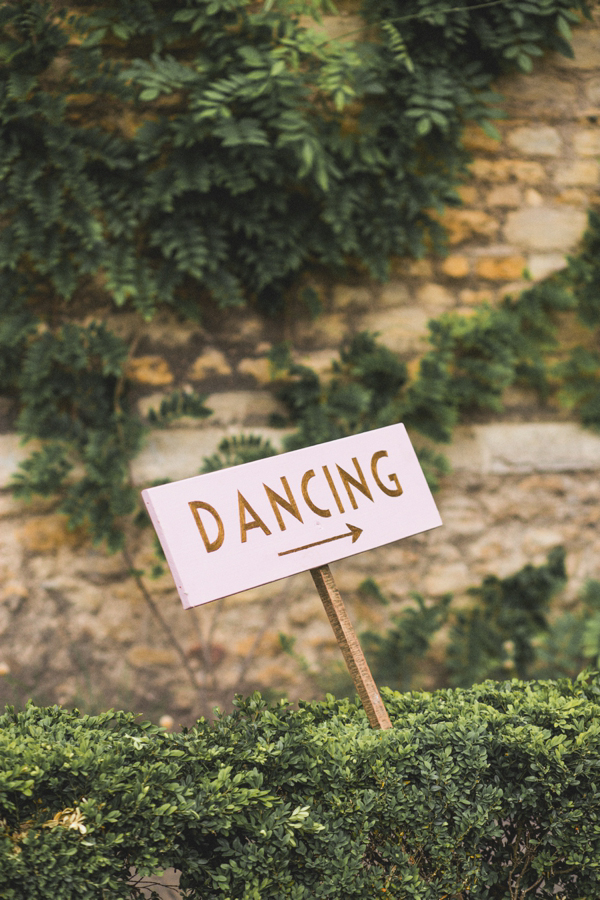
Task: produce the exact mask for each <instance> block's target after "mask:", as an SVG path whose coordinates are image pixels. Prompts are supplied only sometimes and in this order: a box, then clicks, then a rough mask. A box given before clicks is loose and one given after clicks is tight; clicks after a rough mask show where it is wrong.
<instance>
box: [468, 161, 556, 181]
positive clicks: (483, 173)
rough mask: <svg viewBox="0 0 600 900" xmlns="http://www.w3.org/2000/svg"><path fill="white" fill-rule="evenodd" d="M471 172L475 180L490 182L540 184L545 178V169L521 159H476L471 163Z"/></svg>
mask: <svg viewBox="0 0 600 900" xmlns="http://www.w3.org/2000/svg"><path fill="white" fill-rule="evenodd" d="M471 172H472V173H473V175H474V177H475V178H477V179H480V180H481V181H491V182H503V181H511V180H516V181H523V182H525V184H540V183H541V182H542V181H544V179H545V178H546V172H545V169H544V167H543V166H542V165H541V164H540V163H539V162H534V161H533V160H521V159H481V158H478V159H475V160H474V161H473V163H472V165H471Z"/></svg>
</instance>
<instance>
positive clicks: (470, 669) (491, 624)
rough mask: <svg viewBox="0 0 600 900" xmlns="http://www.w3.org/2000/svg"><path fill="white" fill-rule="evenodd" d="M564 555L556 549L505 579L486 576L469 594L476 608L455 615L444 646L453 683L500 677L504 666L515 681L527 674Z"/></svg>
mask: <svg viewBox="0 0 600 900" xmlns="http://www.w3.org/2000/svg"><path fill="white" fill-rule="evenodd" d="M566 577H567V575H566V571H565V553H564V550H563V549H562V547H557V548H555V549H554V550H552V551H551V552H550V554H549V555H548V560H547V562H546V563H545V564H544V565H542V566H532V565H530V564H528V565H526V566H525V567H524V568H523V569H521V570H520V571H519V572H517V573H515V574H514V575H510V576H508V577H507V578H498V577H497V576H496V575H488V576H487V577H486V578H485V579H484V581H483V583H482V585H481V587H479V588H473V589H471V591H470V592H469V593H471V594H472V595H473V596H474V597H476V598H477V604H476V605H475V606H474V607H473V608H472V609H470V610H468V611H460V610H459V611H457V612H456V613H455V620H454V623H453V626H452V632H451V639H450V646H449V648H448V667H449V671H450V673H451V674H450V680H451V683H453V684H459V685H468V684H473V683H474V682H475V681H480V680H482V679H483V678H487V677H495V678H499V677H500V676H501V673H502V671H503V668H504V670H506V669H505V664H506V663H507V662H508V663H509V664H510V666H511V667H513V668H514V671H515V673H516V675H517V677H519V678H527V677H530V676H531V671H532V667H533V663H534V661H535V650H534V646H533V641H534V639H535V638H536V637H537V636H538V635H540V634H541V633H542V632H543V631H544V630H545V629H546V628H547V627H548V612H549V603H550V600H551V599H552V597H553V596H554V594H556V593H557V592H558V591H559V590H561V588H563V587H564V585H565V582H566Z"/></svg>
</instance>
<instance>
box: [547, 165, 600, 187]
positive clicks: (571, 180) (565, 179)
mask: <svg viewBox="0 0 600 900" xmlns="http://www.w3.org/2000/svg"><path fill="white" fill-rule="evenodd" d="M599 174H600V168H599V166H598V163H597V162H596V161H595V160H592V159H578V160H577V161H576V162H574V163H571V164H570V165H568V166H564V167H562V166H561V167H560V168H559V170H558V172H557V173H556V176H555V179H556V183H557V184H564V185H577V184H589V185H594V184H598V180H599Z"/></svg>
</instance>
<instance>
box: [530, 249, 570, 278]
mask: <svg viewBox="0 0 600 900" xmlns="http://www.w3.org/2000/svg"><path fill="white" fill-rule="evenodd" d="M566 264H567V259H566V257H565V255H564V254H563V253H532V254H531V255H530V256H529V258H528V260H527V271H528V272H529V274H530V275H531V277H532V278H533V280H534V281H541V279H542V278H547V276H548V275H551V274H552V273H553V272H559V271H560V270H561V269H564V268H565V266H566Z"/></svg>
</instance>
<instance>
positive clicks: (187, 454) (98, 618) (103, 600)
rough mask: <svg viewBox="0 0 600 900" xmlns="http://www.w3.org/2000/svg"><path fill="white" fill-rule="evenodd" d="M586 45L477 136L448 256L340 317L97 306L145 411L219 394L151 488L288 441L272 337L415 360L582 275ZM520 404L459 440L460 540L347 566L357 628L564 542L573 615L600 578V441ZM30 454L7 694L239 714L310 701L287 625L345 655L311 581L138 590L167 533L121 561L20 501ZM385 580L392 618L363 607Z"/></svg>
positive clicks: (582, 39) (596, 74)
mask: <svg viewBox="0 0 600 900" xmlns="http://www.w3.org/2000/svg"><path fill="white" fill-rule="evenodd" d="M334 24H335V23H334ZM338 25H339V23H338ZM574 46H575V52H576V58H575V60H573V61H569V60H565V59H563V58H560V57H549V58H546V59H544V60H542V61H541V62H540V63H539V65H538V66H537V68H536V71H535V73H534V74H533V75H532V76H520V75H519V76H514V77H511V78H506V79H504V80H503V81H502V82H501V83H500V84H499V85H498V88H499V89H500V90H501V91H502V92H503V93H504V95H505V97H506V104H505V106H506V110H507V113H508V117H507V119H506V120H504V121H503V122H501V123H500V125H499V128H500V131H501V133H502V141H501V142H500V143H498V142H497V141H493V140H491V139H490V138H488V137H486V136H485V135H484V134H483V133H482V132H480V131H479V130H478V129H470V130H469V132H468V135H467V141H468V144H469V146H470V148H471V150H472V152H473V155H474V157H475V158H474V162H473V166H472V177H471V178H470V180H469V181H468V183H466V184H465V185H464V187H463V188H462V197H463V202H464V205H463V207H462V208H460V209H455V210H449V211H447V212H446V213H445V214H444V215H443V216H442V222H443V223H444V224H445V225H446V226H447V228H448V231H449V239H450V253H449V255H448V257H447V258H446V259H443V260H442V259H424V260H421V261H418V262H405V261H401V260H399V261H398V262H397V264H396V266H395V268H394V272H393V276H392V278H391V280H390V281H389V282H388V283H387V284H385V285H378V284H374V283H373V282H370V281H368V280H363V281H355V282H352V283H338V284H325V283H323V284H320V283H315V284H314V287H315V289H316V290H318V292H319V293H320V295H321V298H322V301H323V304H324V307H325V313H324V315H323V316H321V317H320V318H319V319H317V320H316V321H310V320H308V319H306V320H304V321H302V320H298V319H296V318H294V319H290V320H289V321H286V320H285V318H284V319H282V320H281V321H277V322H271V323H269V322H264V321H261V320H260V319H259V318H258V317H257V316H255V315H253V314H252V313H250V312H240V311H235V312H229V313H227V314H219V315H216V316H214V317H212V318H207V320H206V321H205V322H204V323H203V324H202V326H200V325H198V326H188V325H182V324H181V323H179V322H178V321H177V320H176V319H175V317H173V316H171V317H169V316H164V317H159V318H157V319H156V320H154V321H153V322H152V323H150V324H148V325H146V326H143V327H142V328H140V327H139V324H138V323H137V321H136V320H135V319H134V318H133V317H129V316H127V315H115V314H113V313H112V312H110V311H109V310H99V311H98V317H99V318H102V319H103V320H104V321H106V320H109V324H111V325H112V326H113V327H114V328H115V330H118V331H119V333H121V334H122V335H123V336H125V337H127V338H128V339H130V340H131V341H132V346H133V347H134V350H133V354H132V359H131V363H130V377H131V379H132V380H133V382H134V383H135V385H136V390H137V392H138V398H139V399H138V402H139V408H140V411H141V413H142V414H146V413H147V411H148V409H149V408H150V407H151V406H152V405H157V404H158V402H159V401H160V399H161V397H162V396H163V395H164V393H165V391H167V390H171V389H172V388H173V387H177V386H180V387H181V386H183V387H185V386H186V385H189V386H193V387H194V388H196V389H197V390H199V391H200V392H205V393H206V394H207V395H208V399H207V405H208V406H209V407H210V408H211V409H212V410H213V414H212V415H211V417H210V418H208V419H206V420H203V421H201V422H200V423H198V422H196V421H189V422H185V423H183V427H182V426H181V423H179V425H178V426H177V427H173V428H171V429H168V430H166V431H160V432H153V433H152V435H151V436H150V438H149V440H148V442H147V446H146V447H145V449H144V451H143V453H142V454H141V456H140V457H139V459H138V460H137V461H136V464H135V468H134V476H135V479H136V481H137V483H138V484H139V485H140V486H142V485H143V484H145V483H148V482H149V481H153V480H160V479H162V478H164V479H165V480H166V479H168V478H181V477H186V476H189V475H193V474H195V473H196V472H197V471H198V468H199V467H200V465H201V463H202V459H203V457H204V456H206V455H208V454H209V453H211V452H213V451H214V449H215V447H216V446H217V444H218V442H219V440H220V439H221V438H222V437H223V436H224V435H225V434H238V433H240V431H245V432H249V431H251V432H253V433H262V434H264V435H267V436H269V437H270V438H271V439H272V440H273V441H274V442H275V443H277V442H278V441H279V440H280V437H281V434H280V432H277V431H275V430H274V429H271V428H269V427H268V421H269V416H270V414H271V413H272V412H273V411H275V410H276V403H275V401H274V400H273V397H272V395H271V393H270V392H269V390H268V383H269V379H270V371H269V363H268V358H267V354H268V352H269V350H270V348H271V346H272V344H273V343H275V342H277V341H281V340H284V339H285V340H289V341H291V342H292V344H293V347H294V353H295V355H296V357H297V358H298V359H299V360H302V361H303V362H306V363H308V364H309V365H311V366H312V367H313V368H315V369H316V370H318V371H319V372H321V373H323V374H326V373H327V370H328V369H329V367H330V365H331V359H332V357H334V356H335V355H336V352H337V349H338V347H339V344H340V342H341V340H342V339H343V338H344V337H346V336H347V335H349V334H351V333H354V332H356V331H359V330H362V329H365V328H366V329H369V330H372V331H379V332H380V333H381V340H382V341H383V342H384V343H386V344H387V345H388V346H389V347H390V348H391V349H393V350H394V351H396V352H398V353H399V354H401V355H402V357H403V358H404V359H405V360H406V361H407V362H408V363H409V364H413V365H414V364H415V363H416V360H417V359H418V357H419V354H420V353H421V352H422V350H423V348H424V346H425V336H426V324H427V321H428V319H430V318H431V317H434V316H437V315H439V314H440V313H441V312H443V311H444V310H447V309H456V310H460V311H461V312H467V311H469V310H471V309H472V308H473V306H474V304H476V303H478V302H480V301H481V300H489V301H490V302H492V303H493V302H495V301H497V300H498V299H499V298H500V297H501V296H502V295H503V294H504V293H506V292H510V291H516V290H520V289H521V288H522V287H524V286H526V285H527V284H528V283H529V282H528V281H527V278H530V279H533V280H534V281H535V280H538V279H541V278H543V277H544V276H545V275H547V274H549V273H550V272H552V271H555V270H557V269H559V268H560V267H562V266H563V265H564V261H565V257H566V254H567V253H569V252H571V251H573V250H574V249H575V248H576V246H577V243H578V240H579V239H580V237H581V234H582V232H583V230H584V227H585V222H586V209H587V208H588V206H589V205H590V204H591V203H592V202H594V201H595V200H597V199H598V188H599V183H600V182H599V177H600V175H599V173H600V167H599V161H598V158H599V157H600V127H599V126H598V119H599V118H600V29H599V28H598V27H597V25H596V24H591V25H590V24H586V25H585V26H584V27H583V28H582V29H580V30H579V31H578V32H577V33H576V34H575V38H574ZM526 273H528V274H526ZM567 337H569V336H568V335H567ZM507 405H508V411H507V414H506V415H505V416H504V417H503V418H502V419H501V420H499V421H497V422H496V423H490V424H482V425H477V426H473V427H471V428H463V429H459V433H458V435H457V440H456V441H455V443H454V445H453V446H452V447H451V448H450V450H449V453H450V456H451V459H452V461H453V463H454V466H455V471H454V474H452V475H450V476H448V477H447V478H446V479H445V480H444V483H443V487H442V490H441V492H440V494H439V505H440V510H441V513H442V517H443V519H444V527H443V528H441V529H437V530H436V531H434V532H432V533H430V534H426V535H422V536H418V537H415V538H411V539H409V540H406V541H403V542H401V543H398V544H394V545H390V546H388V547H384V548H380V549H379V550H376V551H372V552H369V553H365V554H361V555H359V556H356V557H353V558H352V559H350V560H347V561H344V562H340V563H337V564H336V565H335V567H334V574H335V577H336V580H337V582H338V585H339V587H340V590H341V591H342V593H343V594H344V596H345V598H346V599H347V600H348V604H349V607H350V612H351V615H352V617H353V619H354V621H355V624H356V626H357V629H358V630H360V629H361V628H373V627H379V626H383V625H384V624H385V622H386V621H388V618H389V616H390V615H392V614H393V613H394V612H395V611H397V610H398V608H399V607H400V606H401V605H402V604H403V603H405V602H406V601H407V598H408V596H409V594H410V592H411V591H419V592H421V593H423V594H425V595H426V596H430V597H433V596H436V595H439V594H441V593H444V592H446V591H452V592H454V593H455V594H456V602H458V603H460V602H465V600H466V594H465V591H466V589H467V588H468V587H469V586H470V585H473V584H476V583H478V582H480V580H481V578H482V577H483V576H484V575H485V574H488V573H495V574H498V575H506V574H508V573H509V572H512V571H514V570H516V569H518V568H519V567H520V566H522V565H523V564H525V563H526V562H534V563H540V562H542V561H543V559H544V558H545V555H546V553H547V551H548V550H549V549H550V548H551V547H552V546H555V545H557V544H563V545H564V546H565V547H566V549H567V565H568V569H569V574H570V576H571V578H570V583H569V588H568V591H567V595H566V597H565V598H563V600H562V602H566V603H569V602H572V600H573V598H574V597H575V595H576V592H577V590H578V588H579V587H580V586H581V584H583V583H584V582H585V580H586V579H588V578H599V577H600V568H599V566H598V559H599V558H600V554H599V551H600V535H599V533H598V530H597V521H598V501H599V499H600V496H599V495H600V483H599V473H600V439H598V438H596V437H594V436H593V435H589V434H587V433H585V432H583V431H582V430H580V429H578V428H577V427H576V426H575V425H573V424H571V423H569V422H568V421H567V422H565V421H564V418H565V417H564V414H561V413H560V412H559V411H558V410H552V411H551V413H550V416H551V418H553V419H554V420H555V422H551V421H543V420H544V419H546V420H548V416H549V414H548V412H547V411H542V410H539V409H537V408H536V407H535V405H534V404H533V403H532V401H531V400H529V398H527V397H526V396H523V395H522V394H517V393H516V392H513V393H511V394H510V395H509V396H508V397H507ZM561 419H562V420H563V421H560V420H561ZM528 422H529V423H530V424H527V423H528ZM23 453H24V451H23V449H22V448H21V447H20V446H19V442H18V439H17V438H16V437H15V436H14V435H12V434H4V435H0V485H2V486H3V487H1V488H0V673H2V674H3V678H2V680H1V681H0V692H1V693H0V700H6V701H8V702H21V701H22V700H23V699H24V698H26V697H27V696H30V695H33V696H34V697H35V698H36V699H37V700H40V701H52V702H54V701H59V702H61V703H65V704H79V705H81V706H82V707H84V708H86V709H92V708H95V707H96V708H105V707H107V706H109V705H112V704H114V705H118V706H125V707H128V708H134V709H139V710H143V711H144V712H145V713H146V714H151V715H153V716H155V717H159V716H160V715H163V714H168V715H171V716H172V717H173V718H174V719H175V720H177V721H189V720H190V719H192V718H193V717H194V716H195V715H197V714H199V713H201V712H207V711H209V710H210V708H211V707H212V706H213V705H214V704H215V703H219V704H221V705H227V704H228V702H229V701H230V698H231V695H232V692H233V691H235V690H243V691H248V690H251V689H253V688H255V687H256V688H260V689H262V690H269V689H271V690H273V691H276V692H279V691H288V692H289V693H290V695H292V696H298V695H300V694H304V695H306V694H307V693H309V692H310V691H311V690H313V689H314V682H313V681H311V679H310V677H309V676H308V675H307V673H306V671H305V668H303V666H302V664H301V663H300V662H299V661H298V660H294V659H293V658H292V657H291V656H290V655H286V654H284V653H283V652H282V649H281V642H280V640H279V637H278V635H279V632H283V633H285V634H288V635H291V636H294V637H295V638H296V639H297V640H296V645H295V650H296V651H297V652H298V655H299V656H300V657H303V658H304V660H305V663H307V664H308V665H309V666H320V665H323V664H325V663H326V662H327V661H328V660H335V659H337V649H336V647H335V643H334V639H333V634H332V632H331V629H330V626H329V624H328V622H327V620H326V618H325V615H324V613H323V610H322V608H321V604H320V601H319V599H318V596H317V594H316V591H315V589H314V587H313V585H312V582H311V580H310V577H309V576H308V575H301V576H296V577H294V578H291V579H288V580H287V581H286V582H282V583H276V584H273V585H269V586H266V587H265V588H262V589H259V590H253V591H248V592H247V593H245V594H243V595H240V596H236V597H233V598H229V599H227V600H224V601H218V602H216V603H213V604H209V605H208V606H206V607H202V608H200V609H197V610H193V611H187V612H184V611H183V610H182V609H181V608H180V605H179V601H178V598H177V596H176V593H175V591H174V588H173V586H172V580H171V578H170V576H169V575H168V573H167V574H165V575H163V576H161V577H159V578H158V579H156V580H154V581H152V580H149V579H145V580H144V582H143V585H141V586H140V583H139V582H136V580H135V579H134V578H132V577H131V576H130V574H129V570H130V568H131V564H132V563H135V566H136V567H139V568H142V569H143V568H145V569H148V570H149V569H150V568H151V567H152V565H153V550H152V539H151V535H150V533H149V532H147V533H146V534H145V535H143V536H141V537H138V538H135V544H134V545H133V546H132V547H131V554H132V555H131V558H124V557H123V556H120V555H117V556H113V557H107V556H105V555H104V554H103V553H102V552H100V551H99V550H96V549H93V548H92V547H90V545H89V544H88V543H87V542H86V540H85V538H84V536H83V535H81V534H79V533H77V532H75V533H70V532H68V531H67V530H66V528H65V525H64V521H63V519H62V518H61V517H60V516H58V515H57V514H56V513H55V512H54V510H53V508H52V504H51V503H46V502H41V501H36V502H34V503H33V504H32V505H31V506H27V507H25V506H23V505H22V504H20V503H17V502H16V501H15V500H14V499H12V497H11V496H10V493H9V491H8V490H7V488H6V485H7V483H8V480H9V477H10V473H11V472H12V471H14V469H15V467H16V465H17V463H18V460H19V459H21V458H22V457H23ZM366 577H372V578H375V579H376V580H377V582H378V583H379V584H380V586H381V587H382V589H383V590H384V592H385V593H386V594H387V595H388V596H389V597H390V599H391V604H390V606H388V607H379V606H378V607H376V608H374V607H369V606H368V605H366V604H365V603H364V602H363V601H361V600H360V596H359V594H358V593H357V587H358V585H359V584H360V582H361V581H362V580H363V579H364V578H366ZM142 588H144V589H145V591H146V593H144V590H143V589H142ZM159 617H161V618H162V620H163V624H161V622H160V621H159ZM164 623H166V625H167V627H168V628H169V629H170V630H171V633H172V637H173V638H174V641H173V640H171V638H170V637H169V636H168V635H167V634H166V632H165V627H164ZM177 647H179V648H181V650H182V651H183V654H184V657H185V664H184V662H183V661H182V659H181V658H180V656H179V655H178V650H177Z"/></svg>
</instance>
